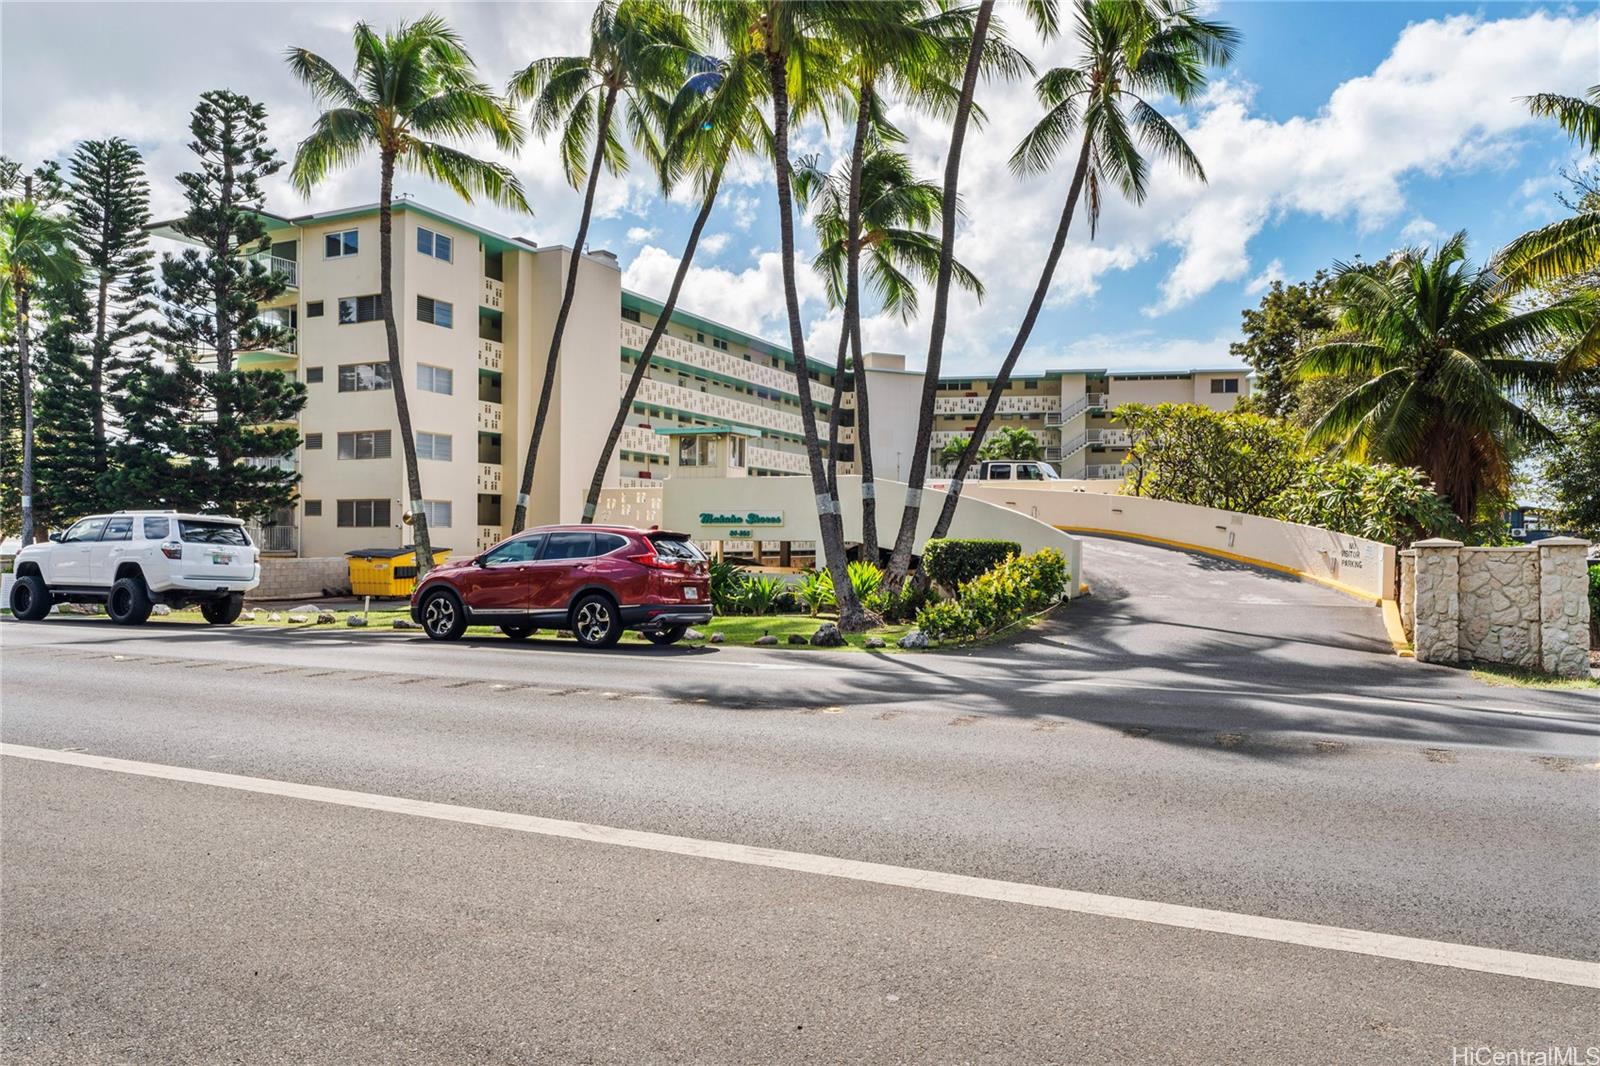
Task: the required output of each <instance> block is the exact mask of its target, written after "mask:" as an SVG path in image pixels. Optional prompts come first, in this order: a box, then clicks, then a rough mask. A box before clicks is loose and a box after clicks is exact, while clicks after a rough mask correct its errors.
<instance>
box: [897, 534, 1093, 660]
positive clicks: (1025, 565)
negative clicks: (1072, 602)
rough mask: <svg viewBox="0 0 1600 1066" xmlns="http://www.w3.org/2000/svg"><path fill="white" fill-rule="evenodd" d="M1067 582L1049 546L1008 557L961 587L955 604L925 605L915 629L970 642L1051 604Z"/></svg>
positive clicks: (1063, 567) (1061, 560) (1060, 558)
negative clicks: (1029, 552) (1026, 553)
mask: <svg viewBox="0 0 1600 1066" xmlns="http://www.w3.org/2000/svg"><path fill="white" fill-rule="evenodd" d="M1069 578H1070V575H1069V574H1068V573H1067V561H1066V559H1065V558H1064V557H1063V556H1062V554H1061V553H1060V552H1058V551H1056V550H1055V549H1053V548H1045V549H1043V550H1042V551H1038V552H1035V553H1034V554H1032V555H1010V556H1007V557H1006V558H1005V559H1004V560H1002V561H1001V562H1000V564H999V565H998V566H994V567H991V568H989V569H988V570H985V571H984V572H983V573H981V574H979V575H978V576H977V577H975V578H973V579H972V580H971V581H968V582H965V583H964V584H962V586H961V589H960V592H959V593H958V595H957V598H956V599H955V600H953V601H945V602H943V603H934V604H929V605H928V606H927V607H924V608H923V609H922V611H921V612H920V613H919V614H918V615H917V627H918V628H919V629H922V630H923V631H924V632H926V633H928V634H929V635H932V636H937V637H938V638H939V639H941V640H970V639H971V638H973V637H975V636H978V635H980V634H982V633H986V632H992V631H994V630H996V629H1002V628H1004V627H1005V626H1008V625H1010V624H1011V623H1012V622H1015V621H1016V620H1017V619H1019V618H1021V617H1023V616H1024V615H1027V614H1031V613H1033V612H1034V611H1040V610H1043V609H1044V608H1046V607H1048V606H1050V605H1051V604H1053V603H1055V602H1056V601H1057V600H1059V599H1060V598H1061V596H1062V593H1063V592H1065V590H1066V584H1067V581H1068V580H1069Z"/></svg>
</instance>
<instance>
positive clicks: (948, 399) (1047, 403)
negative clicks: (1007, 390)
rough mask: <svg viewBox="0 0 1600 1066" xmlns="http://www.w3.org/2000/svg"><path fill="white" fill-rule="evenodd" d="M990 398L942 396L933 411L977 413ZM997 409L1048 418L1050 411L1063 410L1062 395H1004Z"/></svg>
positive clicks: (937, 399) (935, 401) (937, 400)
mask: <svg viewBox="0 0 1600 1066" xmlns="http://www.w3.org/2000/svg"><path fill="white" fill-rule="evenodd" d="M987 400H988V397H985V396H940V397H937V398H935V399H934V401H933V413H934V414H936V415H975V414H978V413H979V412H980V411H982V410H983V405H984V403H986V402H987ZM995 410H996V411H997V412H998V413H999V414H1002V415H1036V414H1043V415H1045V416H1046V418H1048V417H1049V415H1050V413H1052V412H1055V411H1059V410H1061V397H1059V396H1043V395H1041V396H1002V397H1000V406H999V407H997V408H995Z"/></svg>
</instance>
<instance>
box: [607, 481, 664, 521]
mask: <svg viewBox="0 0 1600 1066" xmlns="http://www.w3.org/2000/svg"><path fill="white" fill-rule="evenodd" d="M594 519H595V521H596V522H602V523H606V524H610V525H619V526H638V527H639V528H640V529H648V528H649V527H651V526H658V525H660V524H661V488H660V486H652V487H650V488H616V489H603V490H602V491H601V493H600V506H599V507H597V508H596V509H595V513H594Z"/></svg>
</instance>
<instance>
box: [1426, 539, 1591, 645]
mask: <svg viewBox="0 0 1600 1066" xmlns="http://www.w3.org/2000/svg"><path fill="white" fill-rule="evenodd" d="M1588 547H1589V545H1588V543H1587V542H1586V541H1581V540H1575V539H1573V538H1571V537H1552V538H1550V539H1548V540H1542V541H1539V542H1538V543H1537V544H1531V545H1528V546H1526V547H1516V548H1466V547H1462V545H1461V543H1460V542H1459V541H1454V540H1422V541H1418V542H1417V543H1416V544H1414V545H1412V547H1411V550H1409V551H1406V552H1402V553H1401V556H1400V585H1401V599H1400V620H1401V624H1402V625H1403V626H1404V627H1405V629H1406V632H1407V634H1408V635H1409V636H1410V637H1411V642H1412V645H1413V647H1414V648H1415V649H1416V656H1417V658H1418V659H1421V660H1423V661H1424V662H1435V663H1460V662H1480V663H1504V664H1507V665H1509V666H1520V667H1523V668H1525V669H1529V670H1542V671H1544V672H1546V673H1551V674H1558V675H1561V676H1564V677H1587V676H1588V673H1589V571H1588V563H1587V561H1586V554H1587V551H1588Z"/></svg>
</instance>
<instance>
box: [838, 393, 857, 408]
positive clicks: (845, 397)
mask: <svg viewBox="0 0 1600 1066" xmlns="http://www.w3.org/2000/svg"><path fill="white" fill-rule="evenodd" d="M839 408H840V410H844V411H854V410H855V409H856V390H855V389H851V390H849V391H848V392H841V393H839Z"/></svg>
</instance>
